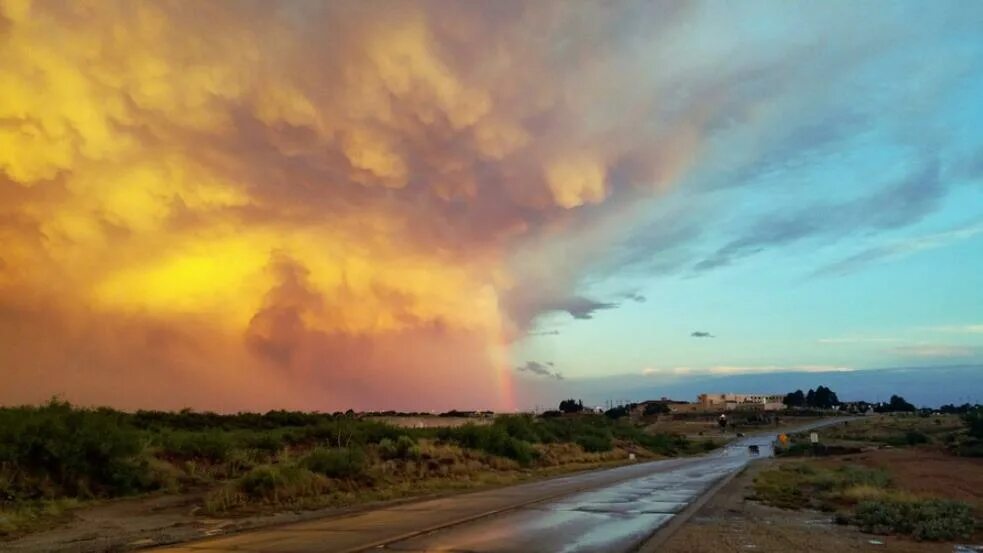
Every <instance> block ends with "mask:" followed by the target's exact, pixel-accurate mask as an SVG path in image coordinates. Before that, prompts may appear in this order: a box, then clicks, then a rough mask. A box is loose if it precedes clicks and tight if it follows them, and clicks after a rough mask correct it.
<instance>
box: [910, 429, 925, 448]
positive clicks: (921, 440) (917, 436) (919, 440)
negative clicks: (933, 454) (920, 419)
mask: <svg viewBox="0 0 983 553" xmlns="http://www.w3.org/2000/svg"><path fill="white" fill-rule="evenodd" d="M929 441H930V440H929V437H928V436H927V435H925V434H923V433H922V432H918V431H915V430H909V431H908V432H905V442H906V443H907V444H908V445H918V444H927V443H928V442H929Z"/></svg>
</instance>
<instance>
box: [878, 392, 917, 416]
mask: <svg viewBox="0 0 983 553" xmlns="http://www.w3.org/2000/svg"><path fill="white" fill-rule="evenodd" d="M915 410H916V409H915V406H914V405H912V404H910V403H908V402H907V401H905V398H903V397H901V396H897V395H893V396H891V401H889V402H887V403H882V404H881V405H880V406H879V407H878V408H877V409H876V411H877V412H878V413H899V412H901V413H910V412H912V411H915Z"/></svg>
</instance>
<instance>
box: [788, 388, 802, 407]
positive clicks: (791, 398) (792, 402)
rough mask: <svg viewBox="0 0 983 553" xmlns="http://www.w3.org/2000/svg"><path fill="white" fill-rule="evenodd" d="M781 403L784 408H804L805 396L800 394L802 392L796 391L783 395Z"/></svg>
mask: <svg viewBox="0 0 983 553" xmlns="http://www.w3.org/2000/svg"><path fill="white" fill-rule="evenodd" d="M782 403H784V404H785V406H786V407H805V405H806V395H805V394H804V393H802V390H796V391H794V392H790V393H788V394H785V399H784V400H782Z"/></svg>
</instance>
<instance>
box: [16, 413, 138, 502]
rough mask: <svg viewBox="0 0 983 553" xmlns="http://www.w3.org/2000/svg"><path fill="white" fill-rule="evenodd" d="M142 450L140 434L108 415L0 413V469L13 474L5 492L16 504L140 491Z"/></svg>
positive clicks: (120, 415) (118, 416)
mask: <svg viewBox="0 0 983 553" xmlns="http://www.w3.org/2000/svg"><path fill="white" fill-rule="evenodd" d="M142 449H143V440H142V437H141V435H140V433H139V431H137V430H136V429H135V428H133V427H132V426H131V425H130V424H128V422H127V421H126V419H125V418H123V416H122V414H121V413H118V412H116V411H112V410H109V409H95V410H91V409H76V408H73V407H72V406H71V405H70V404H68V403H65V402H59V401H51V402H49V403H48V404H47V405H44V406H42V407H19V408H8V409H0V464H2V465H7V466H8V467H10V469H12V470H11V473H12V474H13V475H14V476H11V477H9V478H10V480H9V481H8V482H7V484H5V488H7V492H6V493H8V494H11V495H12V496H14V497H15V498H37V497H52V496H60V495H70V496H92V495H116V494H126V493H132V492H135V491H139V490H140V489H142V486H143V483H144V482H147V481H149V479H147V478H146V474H145V473H146V463H145V462H141V461H140V460H139V459H138V458H137V456H138V454H139V453H140V452H141V450H142ZM51 484H54V489H52V486H51Z"/></svg>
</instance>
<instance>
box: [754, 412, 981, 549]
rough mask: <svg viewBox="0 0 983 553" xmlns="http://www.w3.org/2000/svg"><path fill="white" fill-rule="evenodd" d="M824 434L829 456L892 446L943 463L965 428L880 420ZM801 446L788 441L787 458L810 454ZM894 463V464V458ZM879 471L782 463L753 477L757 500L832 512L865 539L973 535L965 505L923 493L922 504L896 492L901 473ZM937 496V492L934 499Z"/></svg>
mask: <svg viewBox="0 0 983 553" xmlns="http://www.w3.org/2000/svg"><path fill="white" fill-rule="evenodd" d="M822 434H823V437H822V439H823V441H824V442H826V443H828V444H829V443H832V444H834V445H833V446H831V447H829V448H828V450H829V451H836V450H837V449H842V448H843V444H849V445H853V446H857V447H854V451H860V449H861V448H864V447H870V448H875V449H876V448H883V447H885V446H890V447H891V448H918V450H919V451H921V452H922V453H919V454H920V455H928V456H932V455H934V456H943V457H942V458H944V456H945V455H946V453H948V454H952V453H958V451H957V450H956V449H955V448H954V447H953V445H952V444H954V443H956V444H959V443H965V441H966V440H967V436H966V435H967V432H966V430H965V426H964V425H963V420H961V419H960V418H959V417H957V416H954V415H942V416H929V417H922V416H916V415H906V416H893V417H878V418H874V419H868V420H864V421H862V422H854V423H851V424H849V425H845V426H838V427H836V428H834V429H830V430H827V431H824V432H822ZM806 439H807V438H806V437H805V436H795V437H793V443H792V444H791V445H790V446H789V447H788V448H787V450H786V452H785V453H786V455H796V454H797V453H798V454H812V453H813V448H812V447H811V446H810V445H809V444H808V443H807V442H806V441H805V440H806ZM970 439H971V438H970ZM822 450H823V448H820V449H819V451H822ZM940 452H946V453H940ZM883 453H891V452H888V451H885V452H883ZM897 453H899V454H901V453H902V452H900V451H899V452H897ZM910 454H911V453H904V455H910ZM891 458H893V459H899V457H898V456H897V455H894V456H892V457H891ZM883 467H884V468H872V467H868V466H860V465H855V464H850V463H846V462H844V461H843V460H842V459H838V458H835V457H831V458H828V459H825V460H823V461H809V460H797V461H794V462H793V461H786V462H784V463H782V464H780V465H779V466H778V467H777V468H774V469H770V470H766V471H763V472H761V473H759V474H758V475H757V477H756V478H755V481H754V498H755V499H757V500H759V501H761V502H763V503H766V504H769V505H772V506H776V507H781V508H785V509H803V508H808V509H817V510H822V511H830V512H833V511H835V512H837V513H838V514H837V517H836V518H837V520H839V521H841V522H844V523H850V524H854V525H856V526H858V527H860V528H861V529H862V530H863V531H865V532H869V533H876V534H896V535H905V536H911V537H913V538H915V539H917V540H926V541H939V540H953V539H962V538H968V537H970V536H971V535H972V534H973V532H974V528H975V525H976V522H975V519H974V513H973V506H972V505H971V504H970V503H966V502H964V501H953V500H950V499H940V498H938V497H932V496H929V495H928V493H929V492H928V490H923V493H926V494H927V495H924V496H923V495H918V494H916V493H913V492H911V491H909V490H906V489H904V488H903V487H900V486H899V485H898V483H897V482H895V480H894V478H893V477H892V474H891V472H890V471H891V470H893V471H894V472H895V474H902V475H903V474H904V472H898V468H897V467H896V466H895V465H892V464H886V465H883ZM892 467H893V468H892ZM919 473H920V471H919ZM916 484H917V483H916ZM909 485H912V484H911V483H909ZM937 494H938V491H937V490H936V491H934V492H932V495H937Z"/></svg>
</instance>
